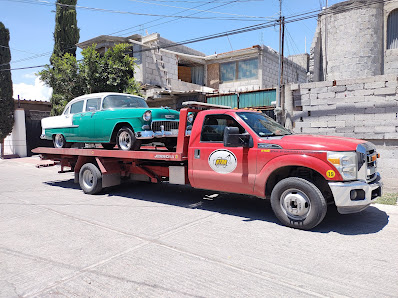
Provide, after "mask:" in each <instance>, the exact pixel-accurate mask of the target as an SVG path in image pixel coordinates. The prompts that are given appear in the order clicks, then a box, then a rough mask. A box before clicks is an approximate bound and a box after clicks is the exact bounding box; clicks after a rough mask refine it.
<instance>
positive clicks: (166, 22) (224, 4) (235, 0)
mask: <svg viewBox="0 0 398 298" xmlns="http://www.w3.org/2000/svg"><path fill="white" fill-rule="evenodd" d="M235 2H237V0H234V1H229V2H226V3H223V4H220V5H218V6H214V7H212V8H209V9H208V10H205V11H210V9H214V8H219V7H222V6H226V5H229V4H232V3H235ZM210 3H211V2H210ZM199 13H200V12H194V13H192V14H189V15H188V16H193V15H196V14H199ZM175 21H177V19H174V20H168V21H165V22H162V23H159V24H154V25H152V26H149V27H146V29H149V28H153V27H156V26H160V25H163V24H168V23H171V22H175ZM256 21H258V20H256ZM130 32H131V31H130ZM130 32H128V33H127V34H129V33H130ZM124 34H126V33H124Z"/></svg>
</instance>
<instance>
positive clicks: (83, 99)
mask: <svg viewBox="0 0 398 298" xmlns="http://www.w3.org/2000/svg"><path fill="white" fill-rule="evenodd" d="M178 123H179V112H178V111H175V110H172V109H169V108H167V107H166V108H163V107H162V108H148V105H147V103H146V101H145V100H144V99H143V98H142V97H139V96H135V95H130V94H122V93H95V94H87V95H83V96H80V97H77V98H75V99H73V100H71V101H70V102H69V103H68V104H67V105H66V107H65V110H64V112H63V113H62V115H60V116H54V117H47V118H44V119H42V121H41V125H42V135H41V138H42V139H47V140H53V143H54V147H56V148H64V147H70V146H71V144H72V143H101V144H102V146H103V147H104V148H105V149H112V148H113V147H114V146H115V145H118V148H119V149H121V150H138V149H139V148H140V145H141V143H149V142H152V141H153V140H154V139H156V140H157V141H160V142H163V143H164V144H165V146H166V147H167V148H168V149H169V150H170V149H172V148H173V147H174V146H175V144H176V140H177V135H178Z"/></svg>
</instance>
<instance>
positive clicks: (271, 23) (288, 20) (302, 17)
mask: <svg viewBox="0 0 398 298" xmlns="http://www.w3.org/2000/svg"><path fill="white" fill-rule="evenodd" d="M391 1H396V0H375V1H374V3H386V2H391ZM363 7H367V5H364V4H358V5H356V6H351V7H348V8H343V7H342V8H341V9H339V10H338V11H337V12H333V11H324V12H323V13H322V15H329V14H335V13H342V12H345V11H349V10H354V9H361V8H363ZM315 12H319V10H314V11H313V12H309V13H301V14H297V15H296V16H290V17H287V18H285V23H286V24H287V23H294V22H299V21H303V20H307V19H311V18H315V17H318V13H316V14H315ZM278 23H279V20H273V21H268V22H265V23H261V24H257V25H253V26H247V27H243V28H238V29H234V30H230V31H225V32H220V33H215V34H210V35H207V36H202V37H198V38H194V39H189V40H185V41H181V42H178V43H173V44H171V45H165V46H159V47H152V48H148V49H143V50H140V51H136V53H139V52H147V51H152V50H156V49H163V48H170V47H175V46H179V45H185V44H190V43H196V42H201V41H206V40H210V39H215V38H221V37H225V36H228V35H236V34H242V33H246V32H251V31H255V30H260V29H265V28H270V27H273V26H275V24H278ZM43 66H45V65H38V66H30V67H21V68H15V69H4V70H1V71H5V70H20V69H28V68H38V67H43Z"/></svg>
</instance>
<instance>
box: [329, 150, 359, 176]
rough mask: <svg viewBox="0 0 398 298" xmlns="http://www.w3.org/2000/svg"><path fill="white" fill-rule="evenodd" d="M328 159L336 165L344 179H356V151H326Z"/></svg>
mask: <svg viewBox="0 0 398 298" xmlns="http://www.w3.org/2000/svg"><path fill="white" fill-rule="evenodd" d="M328 161H329V162H330V163H332V164H333V165H334V166H335V167H336V169H337V170H338V171H339V173H340V175H341V176H342V177H343V179H344V180H356V179H357V172H358V170H357V167H358V162H357V153H356V152H351V151H350V152H328Z"/></svg>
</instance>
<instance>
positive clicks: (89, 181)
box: [83, 169, 94, 189]
mask: <svg viewBox="0 0 398 298" xmlns="http://www.w3.org/2000/svg"><path fill="white" fill-rule="evenodd" d="M83 184H84V186H85V188H87V189H91V188H93V185H94V175H93V173H92V172H91V171H90V170H88V169H87V170H85V171H84V172H83Z"/></svg>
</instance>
